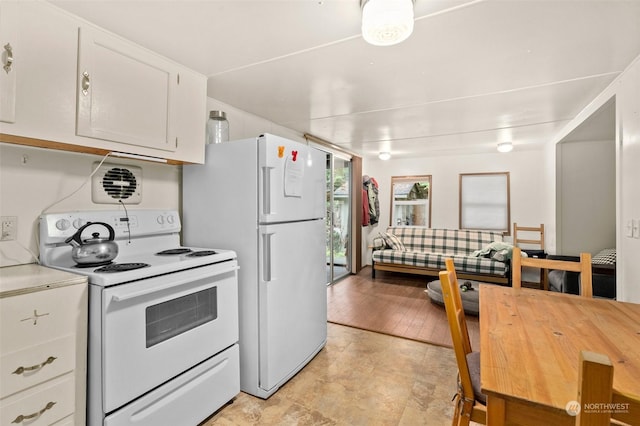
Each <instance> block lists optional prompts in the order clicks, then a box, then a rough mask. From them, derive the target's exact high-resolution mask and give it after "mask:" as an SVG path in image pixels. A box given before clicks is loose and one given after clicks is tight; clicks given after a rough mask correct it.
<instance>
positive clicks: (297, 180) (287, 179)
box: [284, 157, 304, 197]
mask: <svg viewBox="0 0 640 426" xmlns="http://www.w3.org/2000/svg"><path fill="white" fill-rule="evenodd" d="M303 179H304V165H303V162H302V161H300V160H299V159H298V160H296V161H293V158H292V157H287V159H286V160H285V163H284V195H285V197H302V180H303Z"/></svg>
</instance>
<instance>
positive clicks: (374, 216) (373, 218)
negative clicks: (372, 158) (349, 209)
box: [362, 175, 380, 225]
mask: <svg viewBox="0 0 640 426" xmlns="http://www.w3.org/2000/svg"><path fill="white" fill-rule="evenodd" d="M362 186H363V189H364V190H366V191H367V200H368V202H369V224H370V225H375V224H377V223H378V221H379V220H380V202H379V201H378V182H376V180H375V179H374V178H372V177H369V176H368V175H364V176H362Z"/></svg>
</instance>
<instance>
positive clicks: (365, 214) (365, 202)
mask: <svg viewBox="0 0 640 426" xmlns="http://www.w3.org/2000/svg"><path fill="white" fill-rule="evenodd" d="M370 219H371V218H370V217H369V195H368V194H367V190H366V189H364V188H363V189H362V226H369V220H370Z"/></svg>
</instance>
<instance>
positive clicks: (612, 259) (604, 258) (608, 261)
mask: <svg viewBox="0 0 640 426" xmlns="http://www.w3.org/2000/svg"><path fill="white" fill-rule="evenodd" d="M591 263H595V264H596V265H615V263H616V249H614V248H611V249H604V250H601V251H600V252H599V253H598V254H596V255H595V256H593V257H592V258H591Z"/></svg>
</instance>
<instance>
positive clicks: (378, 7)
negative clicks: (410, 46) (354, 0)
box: [360, 0, 414, 46]
mask: <svg viewBox="0 0 640 426" xmlns="http://www.w3.org/2000/svg"><path fill="white" fill-rule="evenodd" d="M413 3H414V0H360V7H361V8H362V37H363V38H364V40H365V41H366V42H367V43H369V44H373V45H374V46H391V45H394V44H398V43H400V42H402V41H404V40H406V39H407V38H408V37H409V36H410V35H411V33H412V32H413Z"/></svg>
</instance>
